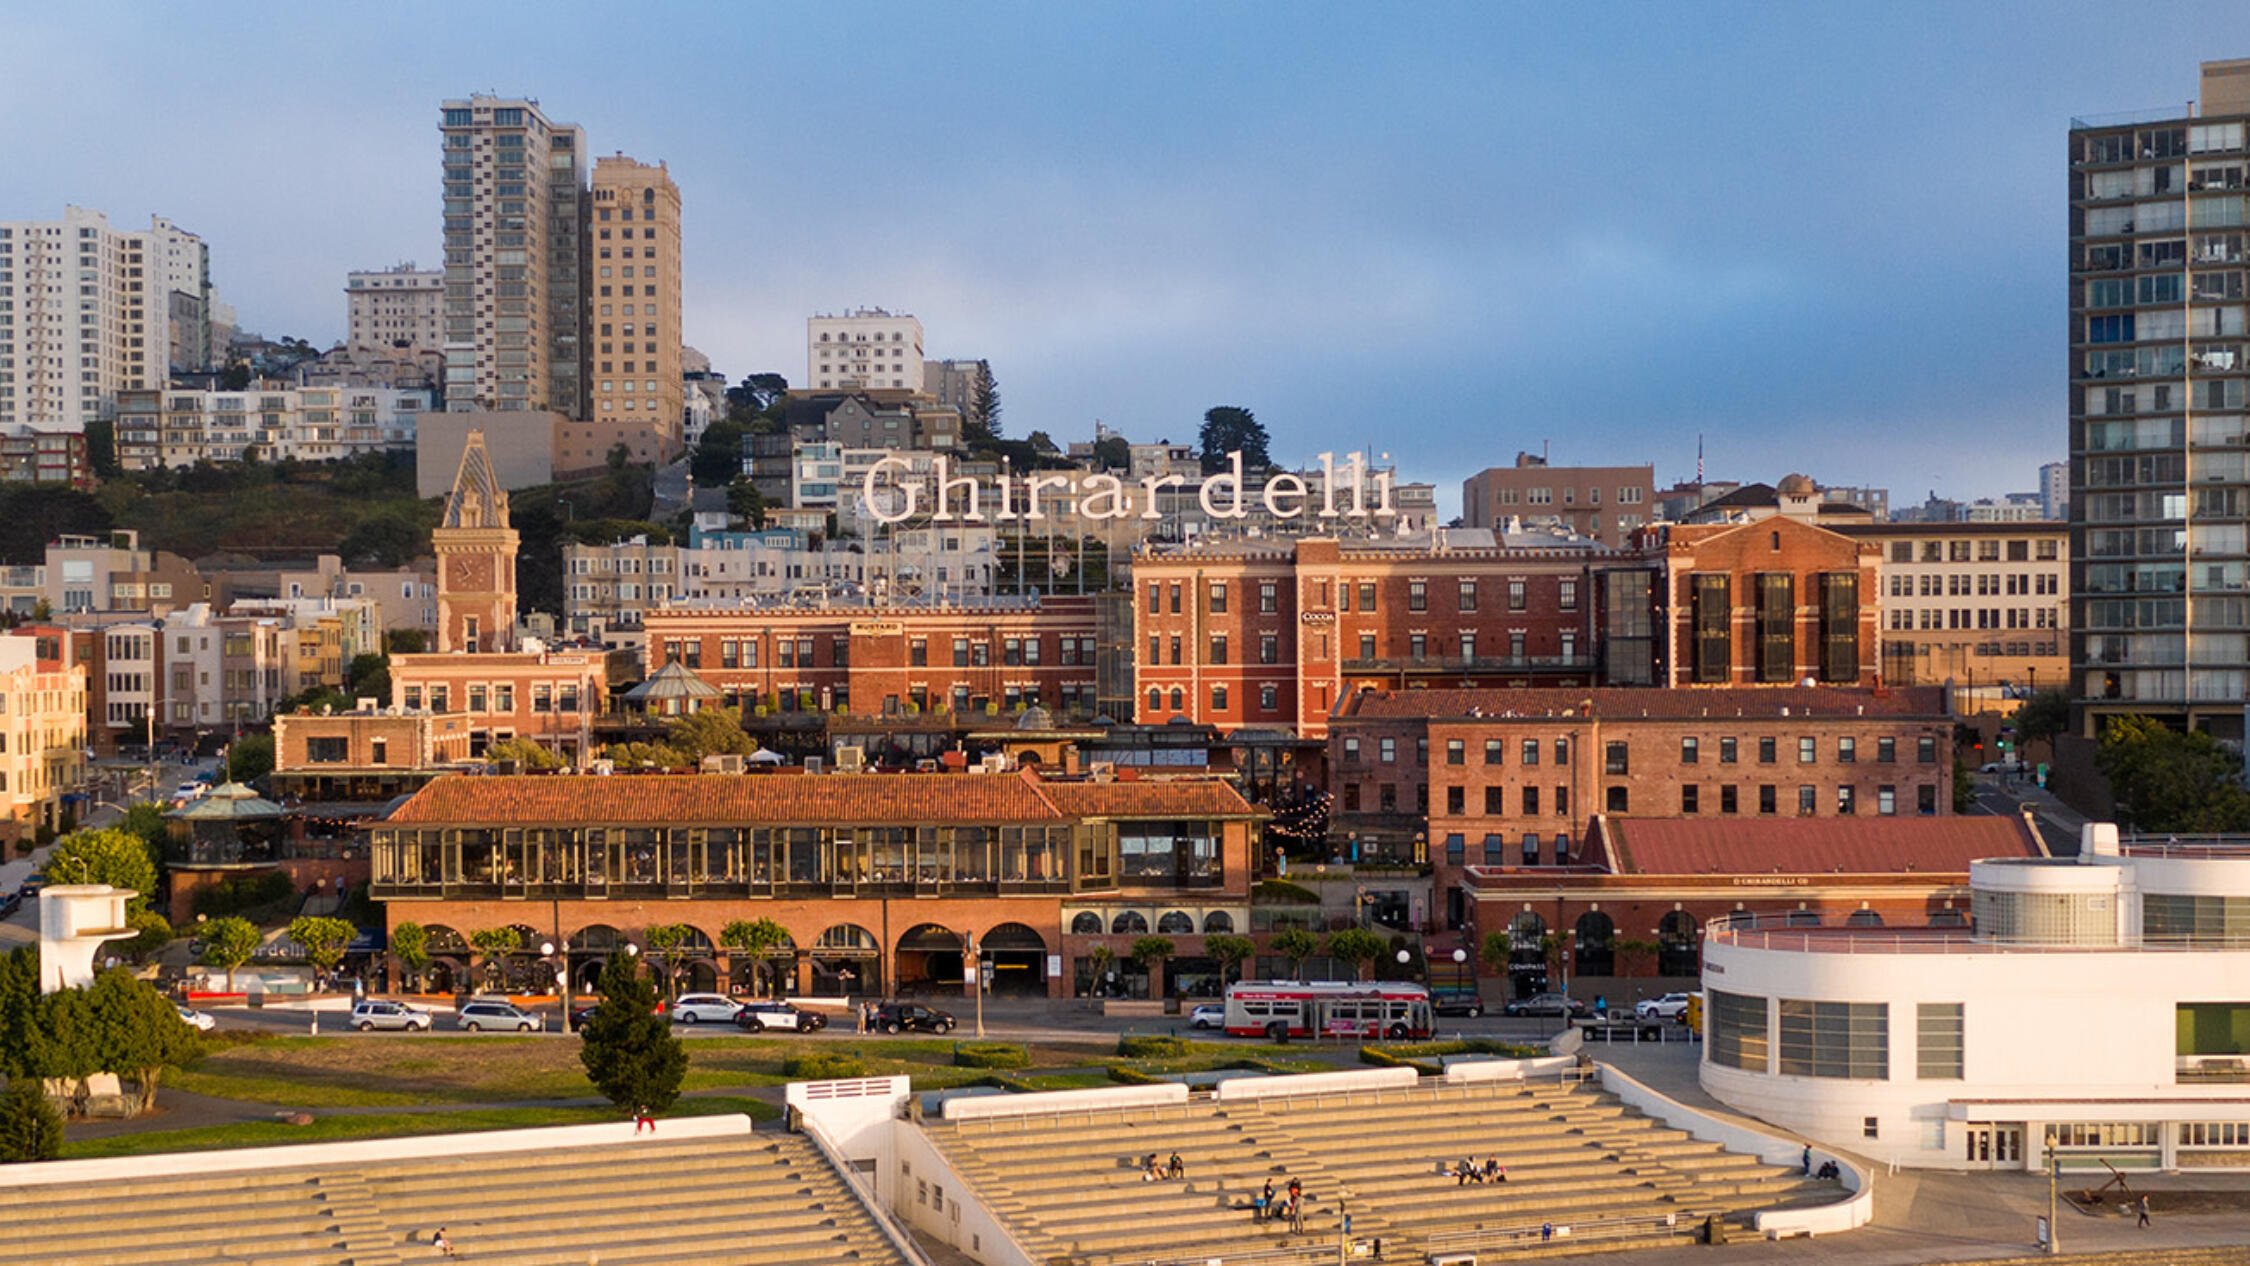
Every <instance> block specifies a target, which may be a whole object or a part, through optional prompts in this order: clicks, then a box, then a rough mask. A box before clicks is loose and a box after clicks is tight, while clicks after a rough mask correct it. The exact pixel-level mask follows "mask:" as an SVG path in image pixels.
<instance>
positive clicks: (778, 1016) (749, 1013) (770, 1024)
mask: <svg viewBox="0 0 2250 1266" xmlns="http://www.w3.org/2000/svg"><path fill="white" fill-rule="evenodd" d="M734 1026H735V1027H736V1028H738V1029H741V1030H742V1031H743V1032H745V1033H762V1032H764V1031H765V1030H767V1029H787V1030H789V1031H790V1032H792V1033H818V1032H819V1031H820V1030H822V1029H825V1028H827V1027H828V1017H827V1016H824V1015H822V1014H821V1013H820V1012H818V1011H803V1010H799V1009H798V1008H796V1007H793V1006H790V1005H789V1004H788V1003H786V1002H751V1003H745V1004H743V1007H742V1009H741V1010H739V1011H737V1012H735V1013H734Z"/></svg>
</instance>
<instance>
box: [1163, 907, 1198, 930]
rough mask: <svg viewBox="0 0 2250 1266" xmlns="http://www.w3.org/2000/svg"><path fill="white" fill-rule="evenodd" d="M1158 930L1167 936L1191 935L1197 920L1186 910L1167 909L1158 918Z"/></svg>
mask: <svg viewBox="0 0 2250 1266" xmlns="http://www.w3.org/2000/svg"><path fill="white" fill-rule="evenodd" d="M1156 930H1157V931H1159V932H1162V933H1163V934H1165V935H1166V936H1190V935H1193V934H1194V932H1195V920H1194V919H1193V918H1191V917H1189V915H1188V912H1187V911H1185V910H1167V911H1165V912H1164V914H1163V915H1162V916H1161V917H1159V918H1158V919H1157V920H1156Z"/></svg>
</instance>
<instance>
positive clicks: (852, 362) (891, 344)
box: [805, 308, 923, 393]
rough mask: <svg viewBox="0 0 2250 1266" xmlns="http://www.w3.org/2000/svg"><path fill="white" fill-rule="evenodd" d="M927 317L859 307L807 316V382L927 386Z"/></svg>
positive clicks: (837, 386)
mask: <svg viewBox="0 0 2250 1266" xmlns="http://www.w3.org/2000/svg"><path fill="white" fill-rule="evenodd" d="M922 383H923V379H922V323H921V322H920V321H917V320H915V319H914V318H913V317H912V316H909V315H907V314H906V313H903V312H900V313H892V312H887V311H885V310H883V309H882V308H853V309H850V310H848V311H846V312H844V313H842V314H840V315H836V316H830V315H826V314H822V315H820V316H814V317H809V318H807V319H806V321H805V384H806V385H807V386H808V387H809V388H811V389H812V390H815V391H858V390H864V389H867V388H871V387H884V388H896V389H899V390H904V391H911V392H916V393H919V392H920V391H921V390H922Z"/></svg>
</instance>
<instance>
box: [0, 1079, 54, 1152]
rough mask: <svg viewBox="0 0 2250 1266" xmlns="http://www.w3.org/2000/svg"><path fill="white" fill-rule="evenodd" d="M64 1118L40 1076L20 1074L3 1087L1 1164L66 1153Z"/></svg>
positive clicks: (1, 1104)
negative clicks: (64, 1145) (20, 1075)
mask: <svg viewBox="0 0 2250 1266" xmlns="http://www.w3.org/2000/svg"><path fill="white" fill-rule="evenodd" d="M62 1145H63V1119H62V1113H60V1112H58V1111H56V1110H55V1105H54V1103H53V1101H51V1100H49V1099H48V1098H47V1088H46V1087H45V1086H44V1085H42V1084H40V1082H39V1081H38V1080H37V1079H36V1078H31V1077H16V1078H12V1079H10V1080H9V1082H8V1088H7V1089H6V1090H0V1165H8V1164H16V1163H20V1162H23V1161H47V1160H53V1159H55V1158H56V1157H58V1156H61V1155H62Z"/></svg>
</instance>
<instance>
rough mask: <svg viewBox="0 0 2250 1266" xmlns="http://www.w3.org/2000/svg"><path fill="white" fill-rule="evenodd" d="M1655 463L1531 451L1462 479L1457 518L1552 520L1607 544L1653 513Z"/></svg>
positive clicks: (1499, 522) (1473, 522)
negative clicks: (1552, 456)
mask: <svg viewBox="0 0 2250 1266" xmlns="http://www.w3.org/2000/svg"><path fill="white" fill-rule="evenodd" d="M1655 505H1656V468H1655V467H1654V466H1550V465H1548V464H1547V459H1546V458H1544V457H1541V456H1538V455H1537V454H1533V453H1518V454H1516V464H1515V465H1513V466H1494V467H1492V468H1491V469H1489V470H1480V471H1478V472H1477V473H1476V474H1474V475H1471V476H1469V477H1468V479H1466V480H1465V481H1463V482H1462V485H1461V518H1462V521H1463V522H1464V523H1466V524H1468V526H1470V527H1473V528H1494V527H1502V526H1505V525H1506V524H1507V522H1508V520H1510V519H1522V520H1524V521H1526V522H1534V523H1536V522H1542V521H1549V520H1551V521H1553V522H1556V523H1560V524H1561V525H1562V526H1564V527H1567V528H1569V529H1570V530H1571V531H1573V532H1577V533H1579V534H1580V535H1582V536H1590V537H1592V538H1594V539H1595V540H1597V541H1600V542H1601V543H1602V544H1604V545H1607V546H1610V547H1611V548H1618V547H1621V546H1623V545H1624V544H1625V542H1626V540H1627V538H1629V537H1630V536H1632V534H1633V532H1634V530H1635V529H1637V528H1639V527H1641V526H1643V525H1644V524H1646V523H1648V522H1649V521H1650V520H1651V519H1653V518H1654V517H1655V514H1656V510H1655Z"/></svg>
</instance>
